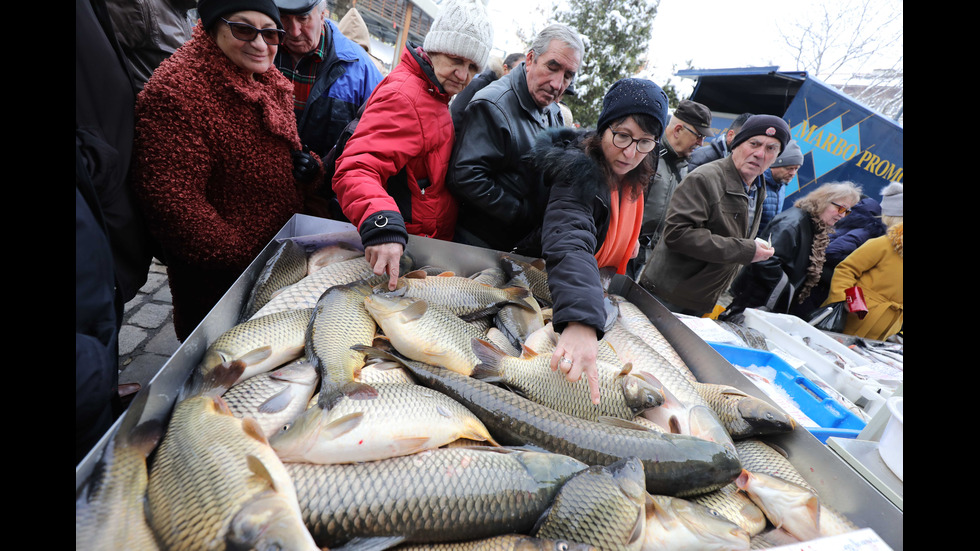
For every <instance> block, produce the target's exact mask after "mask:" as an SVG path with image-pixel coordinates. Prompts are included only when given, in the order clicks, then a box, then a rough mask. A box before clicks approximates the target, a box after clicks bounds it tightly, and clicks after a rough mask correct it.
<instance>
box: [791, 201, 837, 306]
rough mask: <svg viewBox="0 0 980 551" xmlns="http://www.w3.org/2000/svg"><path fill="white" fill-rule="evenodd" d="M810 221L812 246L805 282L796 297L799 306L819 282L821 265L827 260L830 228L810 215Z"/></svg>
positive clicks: (821, 270) (821, 271)
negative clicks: (813, 228)
mask: <svg viewBox="0 0 980 551" xmlns="http://www.w3.org/2000/svg"><path fill="white" fill-rule="evenodd" d="M810 220H812V221H813V225H814V227H815V230H814V234H813V245H812V246H811V247H810V263H809V265H808V266H807V268H806V280H805V281H804V282H803V286H802V287H800V290H799V292H798V293H797V295H796V296H797V298H796V301H797V302H798V303H800V304H803V301H804V300H806V297H808V296H810V291H811V290H813V287H814V286H815V285H816V284H817V283H818V282H819V281H820V276H821V274H822V273H823V263H824V261H825V260H827V256H826V253H827V245H829V244H830V228H831V226H829V225H828V224H827V223H826V222H824V221H823V220H821V219H820V218H819V217H817V216H815V215H813V214H811V215H810Z"/></svg>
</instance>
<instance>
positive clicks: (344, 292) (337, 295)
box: [306, 282, 378, 405]
mask: <svg viewBox="0 0 980 551" xmlns="http://www.w3.org/2000/svg"><path fill="white" fill-rule="evenodd" d="M369 294H371V286H370V285H367V284H364V283H360V282H356V283H351V284H346V285H336V286H334V287H331V288H330V289H327V290H326V291H325V292H324V293H323V295H322V296H321V297H320V299H319V300H317V303H316V306H315V307H314V308H313V313H312V315H311V317H310V323H309V325H308V327H307V330H306V357H307V359H308V360H310V361H311V362H312V363H313V365H315V366H316V368H317V372H318V373H319V374H320V394H319V398H318V400H319V401H320V403H321V404H324V405H329V400H330V399H332V398H333V397H334V396H335V394H334V392H335V391H336V390H338V389H340V388H341V387H342V386H343V385H345V384H347V383H350V382H352V381H354V380H355V378H356V377H357V375H358V373H359V372H360V370H361V367H362V366H363V365H364V354H363V353H360V352H357V351H354V350H351V346H354V345H356V344H362V345H370V344H371V342H372V341H373V340H374V336H375V334H376V333H377V332H378V325H377V323H375V321H374V318H373V317H371V314H370V313H368V311H367V309H365V307H364V298H365V297H366V296H367V295H369Z"/></svg>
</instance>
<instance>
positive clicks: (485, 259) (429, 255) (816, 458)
mask: <svg viewBox="0 0 980 551" xmlns="http://www.w3.org/2000/svg"><path fill="white" fill-rule="evenodd" d="M284 239H294V240H296V241H299V242H301V243H308V244H315V243H316V242H318V241H319V240H322V241H323V242H325V243H326V242H330V241H336V240H345V241H348V242H351V243H356V244H358V245H359V244H360V239H359V237H358V235H357V232H356V231H355V228H354V226H352V225H350V224H346V223H342V222H337V221H333V220H327V219H323V218H316V217H311V216H306V215H295V216H294V217H293V218H292V219H290V220H289V222H287V223H286V225H285V226H283V228H282V229H281V230H280V231H279V233H278V234H276V236H275V237H274V238H273V239H272V240H271V241H270V242H269V244H268V245H267V246H266V247H265V248H264V249H263V250H262V252H261V253H259V255H258V256H257V257H256V258H255V260H253V261H252V263H251V264H250V265H249V267H248V268H247V269H246V270H245V272H243V273H242V275H241V276H240V277H239V278H238V280H236V282H235V283H234V284H233V285H232V287H231V288H230V289H229V290H228V292H227V293H226V294H225V295H224V296H223V297H222V298H221V300H219V301H218V303H217V304H216V305H215V307H214V308H213V309H212V310H211V312H210V313H208V315H207V316H206V317H205V318H204V320H203V321H202V322H201V324H200V325H198V327H197V328H196V329H194V331H193V332H192V333H191V334H190V335H189V336H188V338H187V339H186V340H185V341H184V342H183V343H182V344H181V346H180V347H179V348H178V349H177V351H176V352H174V354H173V356H171V357H170V359H169V360H168V361H167V362H166V363H165V364H164V365H163V367H162V368H160V371H159V372H158V373H157V374H156V375H155V376H154V377H153V378H152V379H151V380H150V383H149V384H148V385H147V387H145V388H143V389H142V390H140V392H141V393H143V392H149V393H152V394H151V395H150V396H149V397H148V402H147V406H146V408H145V409H144V415H143V417H144V419H146V418H151V417H153V418H159V419H162V420H167V419H169V415H170V412H171V410H172V408H173V405H174V403H175V401H176V398H177V394H178V392H179V391H180V389H181V387H182V386H183V384H184V383H185V381H187V379H188V377H189V376H190V374H191V373H192V371H193V370H194V368H195V367H196V366H197V364H198V362H199V361H200V359H201V358H202V357H203V355H204V352H205V350H206V349H207V346H208V344H209V343H210V342H212V341H214V340H215V339H217V338H218V337H219V336H221V334H223V333H224V332H225V331H227V330H228V329H230V328H231V327H233V326H234V325H235V324H236V323H238V317H239V313H240V310H241V307H242V305H243V304H244V302H245V301H246V300H247V298H248V295H249V292H250V291H251V289H252V286H253V285H254V283H255V281H256V279H257V278H258V275H259V273H260V272H261V270H262V268H263V267H264V266H265V263H266V262H267V261H268V259H269V258H270V257H271V256H272V254H273V253H274V252H275V250H276V248H277V246H278V244H279V242H280V241H282V240H284ZM407 251H408V253H409V254H410V256H411V257H412V258H413V259H414V260H415V262H416V265H419V266H421V265H433V266H440V267H444V268H446V269H447V270H452V271H455V272H457V273H459V274H462V275H469V274H472V273H475V272H477V271H479V270H481V269H484V268H487V267H490V266H495V265H497V262H498V259H499V255H500V253H499V252H496V251H492V250H489V249H482V248H478V247H471V246H468V245H462V244H458V243H450V242H445V241H439V240H435V239H429V238H423V237H416V236H411V237H409V242H408V248H407ZM609 292H610V293H614V294H618V295H621V296H623V297H625V298H626V299H627V300H629V301H631V302H633V303H634V304H636V306H637V307H639V308H640V309H641V310H642V311H643V312H644V313H645V314H646V315H647V317H649V318H650V320H651V321H652V322H653V324H654V325H655V326H656V327H657V329H659V330H660V332H661V333H663V335H664V336H665V337H666V338H667V340H668V341H669V342H670V343H671V344H672V345H673V346H674V348H675V349H676V350H677V352H678V353H679V354H680V356H681V357H682V358H683V359H684V361H685V362H687V364H688V366H689V367H690V368H691V370H692V371H693V372H694V375H695V376H696V377H697V378H698V379H699V380H701V381H703V382H709V383H721V384H728V385H731V386H734V387H736V388H739V389H741V390H742V391H744V392H746V393H748V394H751V395H753V396H757V397H759V398H762V399H766V396H765V394H764V393H763V392H762V391H761V390H759V389H758V387H756V386H755V385H754V384H752V383H751V381H749V379H747V378H746V377H745V375H743V374H742V373H741V372H739V371H738V370H737V369H735V368H734V367H733V366H732V365H731V364H730V363H729V362H728V361H727V360H725V359H724V358H723V357H722V356H721V355H720V354H719V353H718V352H716V351H715V350H714V349H713V348H712V347H711V346H709V345H708V344H707V343H706V342H705V341H704V340H703V339H701V338H700V337H698V336H697V335H696V334H695V333H694V332H693V331H692V330H691V329H690V328H688V327H687V326H686V325H685V324H684V323H682V322H681V321H680V320H678V319H677V317H676V316H674V315H673V314H672V313H671V312H670V311H669V310H667V309H666V308H665V307H664V306H663V305H662V304H660V302H659V301H657V300H656V299H655V298H654V297H653V296H651V295H650V294H649V293H648V292H646V290H644V289H643V288H641V287H640V286H639V285H636V284H635V283H634V282H633V281H632V280H630V279H629V278H626V277H624V276H619V275H617V276H615V277H614V278H613V279H612V282H611V283H610V287H609ZM131 413H132V411H131V410H127V411H126V412H125V413H124V414H123V415H122V416H121V417H120V418H119V419H117V420H116V422H115V423H114V424H113V425H112V427H111V428H110V429H109V430H108V431H107V432H106V434H105V435H103V437H102V438H101V439H100V440H99V442H98V443H97V444H96V445H95V447H93V449H92V450H91V451H90V452H89V453H88V455H86V456H85V458H84V459H83V460H82V461H81V463H79V464H78V465H76V467H75V491H76V495H77V493H78V492H79V490H80V489H81V488H82V487H83V486H84V485H85V484H86V483H87V482H88V478H89V477H90V476H91V474H92V471H93V469H94V467H95V465H96V464H97V462H98V460H99V458H100V457H101V455H102V451H103V449H104V448H105V446H106V444H107V443H108V442H109V440H110V439H111V437H112V435H113V434H115V432H116V431H117V430H118V428H119V426H120V424H121V423H122V421H123V419H124V418H125V417H126V416H127V415H129V414H131ZM763 440H764V441H766V442H771V443H772V444H774V445H777V446H779V447H780V448H781V449H783V450H785V451H787V452H788V454H789V460H790V462H791V463H792V464H793V465H794V466H795V467H796V468H797V470H798V471H799V472H800V474H801V475H802V476H803V477H804V478H805V479H806V480H807V482H809V483H810V484H811V485H812V486H813V487H814V488H815V489H816V490H817V492H818V493H819V495H820V498H821V500H822V502H823V503H825V504H827V505H829V506H830V507H833V508H834V509H836V510H837V511H839V512H841V513H843V514H845V515H846V516H847V517H848V518H849V519H851V521H853V522H854V523H855V524H856V525H857V526H858V527H860V528H871V529H872V530H874V532H875V533H877V534H878V535H879V536H880V537H881V539H882V540H884V541H885V542H886V543H888V545H890V546H891V547H892V548H893V549H896V550H900V549H902V548H903V546H902V540H903V533H904V530H903V518H904V515H903V512H902V511H901V510H900V509H899V508H898V507H896V506H895V505H894V504H893V503H892V502H891V501H890V500H889V499H887V498H886V497H885V496H884V495H882V494H881V493H880V492H879V491H878V490H877V489H875V487H874V486H872V485H871V484H870V483H869V482H868V481H867V480H866V479H865V478H864V477H863V476H862V475H861V474H860V473H858V472H857V471H856V470H854V469H853V468H851V467H850V466H849V465H848V464H847V463H846V462H844V461H843V460H842V459H841V458H840V457H839V456H838V455H837V454H836V453H834V452H833V451H832V450H830V449H829V448H828V447H827V446H825V445H823V444H821V443H820V441H819V440H817V439H816V438H815V437H814V436H813V435H811V434H810V433H809V432H807V431H806V429H803V428H799V427H798V428H797V429H796V430H794V431H793V432H791V433H786V434H780V435H774V436H769V437H765V438H763Z"/></svg>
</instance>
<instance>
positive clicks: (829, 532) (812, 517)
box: [735, 469, 858, 541]
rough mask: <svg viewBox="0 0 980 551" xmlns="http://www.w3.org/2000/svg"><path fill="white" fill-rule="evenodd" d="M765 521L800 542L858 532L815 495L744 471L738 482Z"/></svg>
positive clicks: (845, 518)
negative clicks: (761, 512) (763, 514)
mask: <svg viewBox="0 0 980 551" xmlns="http://www.w3.org/2000/svg"><path fill="white" fill-rule="evenodd" d="M735 484H736V485H737V486H738V489H739V490H742V491H743V492H745V493H747V494H748V495H749V497H750V498H751V499H752V501H753V502H755V504H756V505H758V506H759V508H761V509H762V511H763V512H764V513H765V515H766V517H767V518H768V519H769V521H770V522H772V524H773V525H774V526H775V527H776V528H781V529H783V530H785V531H787V532H789V533H790V534H792V535H793V536H795V537H796V538H799V540H800V541H809V540H812V539H816V538H820V537H826V536H835V535H838V534H846V533H848V532H853V531H854V530H857V529H858V528H857V526H855V525H854V523H852V522H851V521H850V520H848V519H847V517H845V516H844V515H842V514H840V513H839V512H837V511H836V510H834V509H832V508H830V507H827V506H826V505H822V504H821V503H820V500H819V497H818V496H817V494H816V492H814V491H812V490H809V489H807V488H804V487H802V486H798V485H796V484H793V483H791V482H787V481H785V480H783V479H781V478H777V477H775V476H769V475H767V474H763V473H751V472H749V471H747V470H744V469H743V470H742V474H740V475H739V476H738V478H736V479H735Z"/></svg>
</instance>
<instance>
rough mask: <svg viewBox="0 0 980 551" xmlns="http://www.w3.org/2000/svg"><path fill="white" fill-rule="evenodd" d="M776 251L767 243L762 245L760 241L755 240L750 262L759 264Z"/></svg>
mask: <svg viewBox="0 0 980 551" xmlns="http://www.w3.org/2000/svg"><path fill="white" fill-rule="evenodd" d="M775 252H776V249H774V248H772V247H771V246H770V245H769V244H768V243H763V242H762V240H760V239H756V240H755V256H753V257H752V262H760V261H762V260H768V259H769V257H771V256H772V255H773V254H775Z"/></svg>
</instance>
